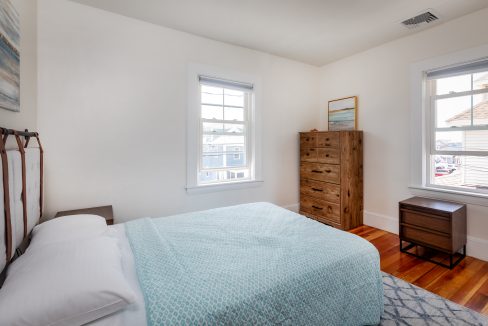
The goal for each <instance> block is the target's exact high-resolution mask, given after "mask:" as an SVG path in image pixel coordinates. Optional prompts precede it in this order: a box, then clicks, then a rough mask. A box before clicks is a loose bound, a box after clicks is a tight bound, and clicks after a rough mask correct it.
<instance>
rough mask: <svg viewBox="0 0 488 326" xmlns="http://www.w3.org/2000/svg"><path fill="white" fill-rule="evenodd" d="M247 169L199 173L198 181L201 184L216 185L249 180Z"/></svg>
mask: <svg viewBox="0 0 488 326" xmlns="http://www.w3.org/2000/svg"><path fill="white" fill-rule="evenodd" d="M249 175H250V173H249V169H239V170H222V171H201V172H200V173H199V179H200V182H201V183H218V182H225V181H235V180H246V179H249Z"/></svg>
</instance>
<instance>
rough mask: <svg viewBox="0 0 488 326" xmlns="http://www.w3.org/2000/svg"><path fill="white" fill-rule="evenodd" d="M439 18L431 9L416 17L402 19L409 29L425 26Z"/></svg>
mask: <svg viewBox="0 0 488 326" xmlns="http://www.w3.org/2000/svg"><path fill="white" fill-rule="evenodd" d="M438 19H439V18H438V17H437V16H436V15H434V14H433V13H432V12H430V11H426V12H424V13H421V14H419V15H417V16H415V17H412V18H409V19H407V20H404V21H402V24H403V25H404V26H405V27H406V28H409V29H414V28H417V27H420V26H423V25H425V24H429V23H432V22H433V21H435V20H438Z"/></svg>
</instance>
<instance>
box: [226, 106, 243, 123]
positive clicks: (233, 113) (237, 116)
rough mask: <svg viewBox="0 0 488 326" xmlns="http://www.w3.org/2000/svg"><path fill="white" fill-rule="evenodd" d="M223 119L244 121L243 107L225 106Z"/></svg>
mask: <svg viewBox="0 0 488 326" xmlns="http://www.w3.org/2000/svg"><path fill="white" fill-rule="evenodd" d="M224 119H225V120H230V121H232V120H234V121H244V108H225V109H224Z"/></svg>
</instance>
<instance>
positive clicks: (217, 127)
mask: <svg viewBox="0 0 488 326" xmlns="http://www.w3.org/2000/svg"><path fill="white" fill-rule="evenodd" d="M223 131H224V124H223V123H211V122H204V123H203V132H223Z"/></svg>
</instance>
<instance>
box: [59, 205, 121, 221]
mask: <svg viewBox="0 0 488 326" xmlns="http://www.w3.org/2000/svg"><path fill="white" fill-rule="evenodd" d="M79 214H93V215H99V216H101V217H104V218H105V220H106V221H107V225H113V224H114V211H113V209H112V205H109V206H100V207H91V208H82V209H74V210H71V211H62V212H57V213H56V216H55V218H56V217H60V216H66V215H79Z"/></svg>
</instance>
